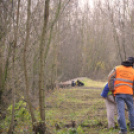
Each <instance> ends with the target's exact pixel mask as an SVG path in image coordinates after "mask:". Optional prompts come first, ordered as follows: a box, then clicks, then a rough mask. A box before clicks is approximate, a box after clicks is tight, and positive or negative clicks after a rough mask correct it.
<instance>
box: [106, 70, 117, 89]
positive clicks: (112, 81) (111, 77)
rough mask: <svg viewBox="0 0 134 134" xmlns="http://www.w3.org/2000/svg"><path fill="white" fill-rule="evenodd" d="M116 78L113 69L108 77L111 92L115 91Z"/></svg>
mask: <svg viewBox="0 0 134 134" xmlns="http://www.w3.org/2000/svg"><path fill="white" fill-rule="evenodd" d="M115 76H116V70H115V69H113V70H112V71H111V72H110V73H109V75H108V87H109V89H110V90H114V84H113V83H114V79H115Z"/></svg>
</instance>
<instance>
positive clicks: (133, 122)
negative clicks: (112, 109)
mask: <svg viewBox="0 0 134 134" xmlns="http://www.w3.org/2000/svg"><path fill="white" fill-rule="evenodd" d="M115 101H116V103H117V111H118V122H119V125H120V129H121V132H127V127H126V120H125V103H126V105H127V109H128V112H129V120H130V128H132V129H134V107H133V96H132V95H128V94H117V95H116V96H115Z"/></svg>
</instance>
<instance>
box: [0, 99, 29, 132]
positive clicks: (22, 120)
mask: <svg viewBox="0 0 134 134" xmlns="http://www.w3.org/2000/svg"><path fill="white" fill-rule="evenodd" d="M12 107H13V106H12V105H10V106H9V107H8V108H7V116H6V117H5V119H4V120H3V121H2V123H0V128H2V131H5V132H6V131H8V127H9V125H10V122H11V116H12ZM14 121H15V122H16V127H17V128H19V131H22V132H23V131H24V129H26V128H27V126H25V128H24V126H23V128H21V127H22V126H21V125H22V124H27V123H30V122H31V116H30V113H29V112H28V109H27V108H26V102H24V101H22V100H21V101H19V102H17V103H16V104H15V118H14ZM30 126H31V125H30V124H29V127H30ZM26 130H28V129H26Z"/></svg>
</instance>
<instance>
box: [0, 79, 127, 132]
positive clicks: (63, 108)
mask: <svg viewBox="0 0 134 134" xmlns="http://www.w3.org/2000/svg"><path fill="white" fill-rule="evenodd" d="M82 82H83V83H84V87H73V88H72V87H70V88H60V89H55V90H53V91H50V92H48V93H47V95H46V100H45V116H46V128H47V132H46V134H118V131H119V128H118V125H117V128H116V129H108V128H107V117H106V107H105V101H104V99H102V97H101V96H100V94H101V91H102V88H103V86H104V85H105V83H106V82H98V81H93V80H91V79H88V78H83V79H82ZM35 100H36V99H35ZM33 103H34V104H35V105H36V103H37V102H36V101H35V102H33ZM36 106H37V107H35V106H34V107H35V108H34V111H35V113H36V116H37V118H38V119H39V118H40V117H39V108H38V105H36ZM15 109H16V110H15V121H16V122H15V128H14V134H18V133H19V134H32V124H31V117H30V114H29V112H28V109H27V105H26V102H25V101H23V97H22V99H20V101H19V102H18V103H17V104H16V106H15ZM116 117H117V116H116ZM116 120H117V118H116ZM10 121H11V106H9V107H8V110H7V114H6V118H5V119H4V120H3V121H2V122H1V123H0V133H1V134H7V130H8V126H9V124H10ZM127 122H128V121H127ZM128 134H129V133H128Z"/></svg>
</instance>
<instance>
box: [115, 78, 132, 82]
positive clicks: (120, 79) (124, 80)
mask: <svg viewBox="0 0 134 134" xmlns="http://www.w3.org/2000/svg"><path fill="white" fill-rule="evenodd" d="M115 80H118V81H123V82H129V83H133V81H131V80H127V79H123V78H115Z"/></svg>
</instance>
